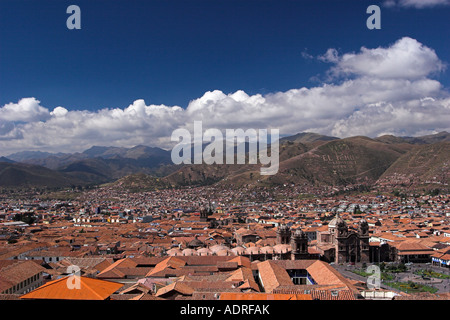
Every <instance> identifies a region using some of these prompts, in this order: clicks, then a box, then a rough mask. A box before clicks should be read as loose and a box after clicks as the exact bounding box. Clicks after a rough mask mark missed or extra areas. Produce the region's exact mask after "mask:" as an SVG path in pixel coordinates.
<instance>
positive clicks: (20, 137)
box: [0, 38, 450, 155]
mask: <svg viewBox="0 0 450 320" xmlns="http://www.w3.org/2000/svg"><path fill="white" fill-rule="evenodd" d="M320 59H321V61H324V62H326V63H330V64H332V65H331V67H330V73H331V74H332V75H333V77H334V78H333V80H338V81H335V82H329V83H322V84H321V85H319V86H315V87H311V88H307V87H304V88H294V89H291V90H288V91H285V92H275V93H270V94H265V95H262V94H254V95H249V94H248V93H246V92H244V91H242V90H238V91H236V92H232V93H225V92H223V91H221V90H213V91H208V92H205V93H204V94H203V95H202V96H201V97H199V98H197V99H194V100H192V101H191V102H190V103H189V105H188V106H187V108H185V109H183V108H181V107H179V106H167V105H153V104H149V105H148V104H147V103H146V102H145V101H144V100H142V99H138V100H136V101H134V102H133V103H132V104H130V105H129V106H127V107H124V108H113V109H108V108H105V109H101V110H97V111H88V110H67V109H66V108H64V107H63V106H59V107H56V108H55V109H54V110H52V111H49V110H48V109H47V108H45V107H43V106H41V103H40V102H39V101H38V100H36V99H35V98H25V99H21V100H20V101H19V102H18V103H9V104H6V105H4V106H3V107H0V150H1V153H2V155H8V154H9V153H12V152H16V151H23V150H42V151H52V152H59V151H61V152H76V151H82V150H85V149H87V148H89V147H91V146H92V145H107V146H110V145H115V146H127V147H131V146H134V145H138V144H144V145H151V146H159V147H163V148H170V147H171V146H173V145H174V143H173V142H171V141H170V137H171V134H172V132H173V131H174V130H175V129H178V128H187V129H192V126H193V123H194V121H196V120H202V121H203V129H204V130H206V129H208V128H218V129H222V130H223V129H237V128H242V129H248V128H254V129H271V128H277V129H279V130H280V134H282V135H288V134H295V133H298V132H302V131H311V132H318V133H322V134H329V135H334V136H339V137H346V136H352V135H367V136H378V135H381V134H387V133H389V134H396V135H411V136H414V135H417V134H419V133H420V134H425V133H433V132H436V131H442V130H447V131H449V130H450V95H449V93H448V91H447V89H446V88H443V86H442V85H441V83H440V82H439V81H437V80H435V79H433V78H432V76H433V75H434V74H435V73H438V72H442V71H443V70H444V63H443V62H442V61H441V60H440V59H439V58H438V56H437V54H436V53H435V51H434V50H432V49H431V48H429V47H427V46H425V45H423V44H421V43H420V42H418V41H417V40H415V39H411V38H402V39H399V40H398V41H397V42H395V43H394V44H392V45H390V46H388V47H385V48H382V47H379V48H373V49H368V48H361V50H360V51H359V52H356V53H345V54H342V55H341V54H339V53H338V52H337V50H335V49H332V48H330V49H329V50H327V52H326V53H325V54H324V55H322V56H320Z"/></svg>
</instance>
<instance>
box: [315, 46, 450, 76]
mask: <svg viewBox="0 0 450 320" xmlns="http://www.w3.org/2000/svg"><path fill="white" fill-rule="evenodd" d="M319 59H321V60H323V61H326V62H333V63H335V64H336V65H335V67H333V68H332V69H331V72H332V73H333V74H335V75H342V74H351V75H356V76H369V77H376V78H383V79H388V78H391V79H392V78H398V79H399V78H401V79H417V78H423V77H426V76H428V75H430V74H432V73H436V72H441V71H443V70H444V68H445V65H444V63H443V62H441V61H440V60H439V58H438V56H437V55H436V52H435V51H434V50H433V49H431V48H428V47H426V46H424V45H423V44H421V43H420V42H418V41H417V40H415V39H412V38H409V37H404V38H402V39H400V40H398V41H397V42H395V43H394V44H393V45H392V46H390V47H388V48H382V47H379V48H376V49H368V48H365V47H362V48H361V51H360V52H358V53H346V54H344V55H342V56H338V54H337V51H336V50H334V49H328V51H327V53H326V54H325V55H324V56H320V57H319Z"/></svg>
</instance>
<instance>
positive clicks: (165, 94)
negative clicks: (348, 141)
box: [0, 0, 450, 152]
mask: <svg viewBox="0 0 450 320" xmlns="http://www.w3.org/2000/svg"><path fill="white" fill-rule="evenodd" d="M428 1H430V2H429V3H430V5H429V6H426V7H424V8H422V7H421V6H420V5H417V3H420V2H419V1H418V0H397V1H393V0H392V1H389V0H388V1H372V0H368V1H366V0H354V1H351V0H343V1H338V0H332V1H326V0H311V1H309V0H305V1H300V0H291V1H286V0H276V1H275V0H253V1H248V0H202V1H199V0H181V1H174V0H158V1H152V0H148V1H136V0H131V1H122V0H114V1H111V0H107V1H99V0H94V1H92V0H91V1H83V0H75V1H62V0H52V1H48V0H44V1H23V0H2V1H1V2H0V147H1V148H3V149H5V150H11V151H12V150H13V149H14V148H15V147H14V148H13V146H17V148H28V149H29V148H41V149H42V148H43V149H45V148H47V149H49V150H56V149H58V148H59V149H67V147H64V146H66V144H68V145H73V144H72V142H70V139H69V138H67V141H66V142H65V143H66V144H64V143H63V142H61V141H60V142H58V143H55V139H56V138H55V139H54V140H52V141H43V139H41V140H39V141H37V140H29V141H28V142H25V140H26V139H27V138H26V136H25V135H24V132H25V131H24V130H25V128H27V129H28V130H31V126H32V124H33V123H34V125H36V126H37V122H40V123H47V121H50V118H51V117H53V116H54V114H51V115H48V117H47V116H45V114H46V112H47V111H48V112H47V113H48V114H50V113H51V112H53V111H55V108H57V107H62V109H58V110H59V111H61V110H64V112H62V113H61V112H60V115H66V111H68V112H69V113H68V115H72V116H75V115H74V114H71V113H70V112H72V111H80V112H84V113H86V114H89V115H90V116H92V117H94V116H95V115H97V116H99V115H100V113H99V110H104V109H105V108H107V109H109V110H113V109H120V110H122V111H124V110H125V109H126V108H127V107H129V106H131V105H133V104H134V103H135V102H136V101H141V100H140V99H142V100H143V101H144V102H145V106H147V107H148V106H150V105H164V106H165V107H173V106H180V107H181V108H183V109H186V108H187V107H188V106H189V105H190V104H192V102H193V101H194V102H195V101H198V102H199V103H200V102H201V101H200V100H201V98H202V97H205V94H206V93H208V92H213V93H214V92H215V91H214V90H219V91H220V93H223V94H225V95H231V94H233V93H235V92H238V91H243V92H245V94H246V95H248V96H249V97H254V96H257V95H261V96H262V97H264V98H265V99H266V100H271V99H272V100H271V102H272V105H277V106H279V101H278V100H277V101H276V102H275V98H276V97H277V95H279V94H281V93H287V92H289V90H292V89H300V88H303V87H305V88H308V89H310V90H311V91H312V89H314V88H321V89H324V85H327V84H328V85H336V86H339V85H342V84H343V83H345V81H349V79H352V78H353V79H355V78H356V79H357V80H364V79H366V78H367V77H369V76H373V75H371V74H369V73H367V72H366V71H367V70H364V72H363V73H361V72H359V71H355V70H354V69H351V70H350V69H346V71H344V69H343V68H344V64H343V63H341V62H342V61H341V62H338V61H337V60H335V61H332V60H330V59H325V58H324V54H325V53H326V52H327V50H329V49H333V51H332V52H335V54H336V55H337V56H338V57H341V58H342V57H344V55H345V54H351V53H354V54H358V53H360V54H361V57H362V53H363V52H362V51H361V48H362V47H365V48H368V49H371V50H372V49H376V48H392V46H393V44H394V43H396V42H397V41H399V40H400V39H403V38H407V39H413V40H414V41H415V43H417V44H418V45H420V46H424V47H426V48H427V49H430V52H431V51H432V52H433V53H435V55H436V57H437V58H438V60H436V59H435V57H431V55H432V54H431V53H430V52H428V51H427V53H430V57H429V58H430V60H426V61H425V62H424V65H425V64H427V63H435V62H437V63H440V64H441V65H442V67H439V68H437V67H436V68H434V67H432V68H431V69H430V70H431V71H425V72H424V73H422V74H419V76H417V77H415V78H414V83H415V84H416V85H419V83H418V82H417V81H416V80H419V78H420V77H422V78H426V79H428V80H430V83H429V84H427V88H430V86H429V85H431V84H432V83H431V80H434V81H435V82H434V83H433V84H432V85H436V81H437V82H438V83H439V85H440V87H439V88H436V87H433V89H432V90H431V89H430V90H431V91H427V92H426V93H424V94H423V97H416V98H417V99H423V98H426V97H430V96H431V97H433V99H446V98H447V97H446V93H448V88H449V86H450V75H449V74H450V73H449V71H448V68H446V67H445V65H446V64H448V63H449V62H450V46H449V45H448V43H449V33H450V19H448V17H449V16H450V5H449V2H448V1H447V0H428ZM425 2H426V1H425ZM436 3H437V4H436ZM71 4H76V5H78V6H79V7H80V9H81V27H82V29H81V30H68V29H67V28H66V20H67V18H68V17H69V14H67V13H66V8H67V7H68V6H69V5H71ZM371 4H376V5H379V6H380V8H381V21H382V22H381V24H382V28H381V30H369V29H368V28H367V27H366V19H367V18H368V16H369V15H368V14H367V13H366V8H367V7H368V6H369V5H371ZM403 44H405V43H403ZM408 48H417V49H418V50H419V46H414V44H413V45H412V47H408ZM412 50H413V49H412ZM329 52H331V51H329ZM321 56H322V58H320V57H321ZM427 59H428V58H427ZM407 66H408V68H409V67H412V68H415V65H414V63H412V64H410V65H407ZM427 66H428V64H427ZM333 68H334V69H333ZM336 68H337V69H339V72H338V74H339V76H332V77H330V72H331V71H333V70H334V71H336ZM349 70H350V71H349ZM427 70H428V69H427ZM360 71H361V70H360ZM376 76H377V77H379V75H376ZM381 78H382V79H386V77H384V76H383V77H381ZM395 78H396V79H398V78H399V77H397V76H396V77H395ZM408 81H410V82H411V78H408ZM339 88H342V87H339ZM421 88H422V87H421ZM405 94H406V93H405V92H402V93H401V94H400V93H399V95H398V96H396V98H395V99H393V100H392V101H397V100H398V99H397V98H398V97H399V96H401V97H402V99H403V100H402V101H404V100H405V99H404V95H405ZM211 97H212V98H211ZM211 97H210V98H211V99H212V100H211V99H210V100H211V101H215V102H217V101H219V100H220V101H222V100H223V99H224V97H222V96H221V95H220V94H218V93H217V92H216V93H215V94H212V96H211ZM269 97H270V99H269ZM24 98H26V99H31V98H33V99H34V100H27V101H28V103H29V105H27V106H26V108H25V107H20V106H19V105H20V103H19V102H20V100H21V99H24ZM221 99H222V100H221ZM233 99H234V98H233ZM236 99H237V98H236ZM236 99H234V100H233V101H234V102H236V101H238V100H239V99H238V100H236ZM245 99H247V98H245ZM245 99H244V100H245ZM377 99H378V98H377ZM253 100H255V99H253ZM253 100H252V101H253ZM239 101H242V99H241V100H239ZM283 101H285V100H283ZM389 102H390V101H387V100H386V99H385V98H383V99H378V100H373V101H369V102H362V101H359V102H356V101H355V107H354V108H353V109H352V110H346V111H345V112H344V113H342V114H341V113H339V114H336V116H335V117H332V119H330V121H333V123H334V124H336V123H337V122H338V121H347V120H349V119H350V118H351V117H353V118H352V119H353V120H354V119H355V117H358V116H360V115H359V114H358V113H357V111H358V110H360V109H363V108H365V107H367V106H370V105H371V104H374V103H389ZM308 103H309V102H308ZM446 103H447V100H444V102H443V106H444V109H445V106H446ZM7 105H9V107H8V110H7V108H5V106H7ZM218 105H221V106H223V105H224V104H220V103H219V104H218ZM301 105H302V103H300V102H299V106H301ZM2 106H3V107H2ZM14 108H15V109H14ZM21 108H22V109H21ZM24 108H25V109H24ZM27 108H28V109H27ZM218 108H219V107H218ZM239 108H240V109H239V110H244V109H242V108H245V107H244V106H242V105H240V106H239ZM1 109H4V110H3V111H4V113H3V114H4V119H1V117H2V113H1V111H2V110H1ZM319 109H320V108H319ZM14 110H16V111H17V113H20V112H21V110H22V111H23V110H32V112H34V113H35V114H38V115H39V117H38V118H36V119H34V118H33V119H31V118H30V117H27V116H18V117H16V118H15V117H13V116H11V113H12V112H14ZM46 110H47V111H46ZM371 110H372V109H371ZM172 111H173V110H172ZM172 111H171V112H172ZM32 112H28V114H31V113H32ZM146 112H147V113H146V114H147V115H148V114H149V112H150V111H148V110H147V111H146ZM292 112H295V110H292ZM324 112H326V110H322V113H321V114H322V115H323V114H324ZM355 112H356V113H355ZM94 114H95V115H94ZM284 116H285V117H286V116H287V117H289V114H285V115H284ZM158 119H159V121H163V120H161V119H162V118H158ZM270 119H272V118H271V117H269V116H267V117H266V118H265V121H266V122H265V123H267V122H270ZM314 119H316V118H314ZM2 120H3V122H2ZM67 121H69V120H67ZM230 121H231V120H230ZM182 123H183V121H182V120H178V122H176V123H174V124H172V125H171V126H168V127H167V128H165V129H164V130H162V131H163V132H166V133H167V132H170V130H172V129H173V128H174V127H176V126H178V125H181V124H182ZM253 123H257V124H262V123H264V122H257V121H256V122H252V121H249V122H248V125H252V124H253ZM50 124H51V123H50V122H48V125H50ZM241 124H242V123H241ZM27 125H28V127H27ZM222 125H223V126H224V127H226V124H225V123H222ZM36 126H33V128H37V127H36ZM218 126H219V125H218ZM228 126H230V123H228ZM280 127H285V128H286V130H285V133H286V134H290V133H296V132H299V131H302V130H313V129H317V130H322V131H323V133H326V134H335V135H336V134H339V133H340V132H341V133H342V135H343V136H345V135H351V134H352V133H353V132H349V131H348V130H347V131H345V130H344V131H342V130H341V129H338V128H336V127H331V126H330V125H322V124H317V125H314V126H311V127H308V126H306V125H303V126H301V125H299V127H298V128H294V127H293V125H288V126H284V124H280ZM141 129H142V130H144V129H145V126H144V125H143V126H142V128H141ZM147 129H148V128H147ZM158 129H161V128H158ZM388 129H389V128H387V127H385V128H379V129H376V130H375V129H374V130H372V131H371V132H364V131H355V132H354V133H355V134H359V133H362V134H368V135H378V134H382V133H396V134H397V133H400V134H401V133H402V132H403V133H405V134H411V135H414V134H421V133H427V132H431V131H433V130H441V129H446V127H443V126H442V125H440V124H429V125H427V126H426V127H423V128H415V129H414V130H412V131H411V130H407V128H401V130H397V131H396V130H391V131H392V132H391V131H390V130H388ZM14 130H15V131H14ZM55 130H56V129H55ZM147 131H148V132H156V131H157V128H153V127H152V128H150V129H149V130H147ZM55 132H56V131H55ZM80 132H81V129H80ZM47 134H49V133H47ZM134 134H137V133H136V132H134ZM79 135H80V137H79V140H80V141H81V140H83V139H84V142H85V143H81V142H80V143H79V148H83V147H84V146H87V145H88V143H87V142H86V141H87V137H88V136H89V135H88V133H87V132H86V131H84V133H83V134H81V133H79ZM36 136H38V134H36V135H35V139H37V138H36ZM83 137H84V138H83ZM159 138H163V137H158V139H159ZM145 139H147V140H148V137H147V138H145ZM145 139H144V138H143V139H141V140H140V141H138V140H133V141H131V140H126V139H120V138H118V137H115V138H112V139H111V140H107V139H106V138H105V140H104V141H96V142H98V143H110V144H119V145H120V144H130V143H131V144H133V143H144V144H150V143H146V142H147V140H145ZM19 140H20V141H19ZM44 140H45V139H44ZM1 141H2V142H1ZM18 141H19V142H20V143H19V144H17V142H18ZM158 141H159V140H154V141H153V140H152V143H154V144H158V143H159V142H160V141H159V142H158ZM2 143H3V145H2ZM14 150H15V149H14ZM5 152H6V151H5Z"/></svg>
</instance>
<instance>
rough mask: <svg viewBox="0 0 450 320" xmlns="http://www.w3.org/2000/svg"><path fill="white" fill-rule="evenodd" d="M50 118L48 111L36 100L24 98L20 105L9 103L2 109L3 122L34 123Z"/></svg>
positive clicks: (0, 117) (0, 112)
mask: <svg viewBox="0 0 450 320" xmlns="http://www.w3.org/2000/svg"><path fill="white" fill-rule="evenodd" d="M49 117H50V113H49V111H48V109H47V108H44V107H42V106H41V105H40V101H39V100H36V99H35V98H23V99H20V100H19V102H18V103H8V104H6V105H4V106H3V107H2V108H0V119H2V120H3V121H24V122H33V121H40V120H46V119H48V118H49Z"/></svg>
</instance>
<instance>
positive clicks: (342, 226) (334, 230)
mask: <svg viewBox="0 0 450 320" xmlns="http://www.w3.org/2000/svg"><path fill="white" fill-rule="evenodd" d="M317 249H318V250H319V251H320V252H321V254H322V258H323V260H326V261H328V262H334V263H357V262H361V263H364V262H366V263H367V262H369V257H370V253H369V252H370V246H369V225H368V223H367V221H366V220H365V219H361V221H360V222H359V224H358V229H357V230H351V229H349V227H348V225H347V223H346V222H345V221H344V219H342V217H341V216H340V215H339V214H337V215H336V216H335V217H334V218H333V219H332V220H331V221H330V223H329V224H328V230H327V231H321V232H319V234H318V237H317Z"/></svg>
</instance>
